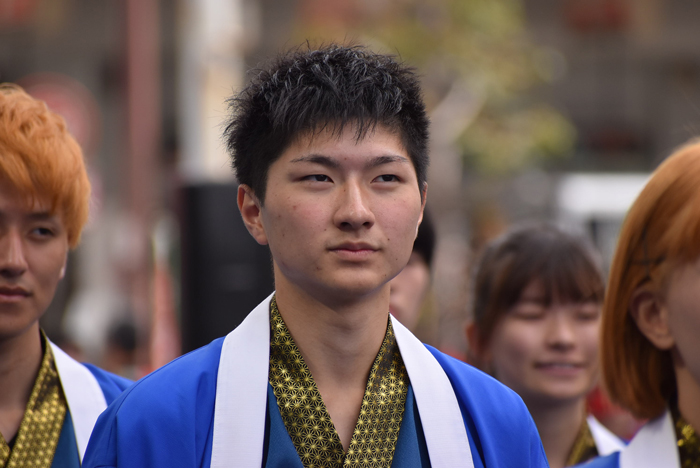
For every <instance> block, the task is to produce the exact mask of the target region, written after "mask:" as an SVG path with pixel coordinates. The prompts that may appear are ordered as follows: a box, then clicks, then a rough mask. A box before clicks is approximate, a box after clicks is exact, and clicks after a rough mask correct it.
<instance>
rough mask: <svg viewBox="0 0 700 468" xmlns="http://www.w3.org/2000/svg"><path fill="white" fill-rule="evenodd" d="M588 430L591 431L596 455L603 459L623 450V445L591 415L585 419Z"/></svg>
mask: <svg viewBox="0 0 700 468" xmlns="http://www.w3.org/2000/svg"><path fill="white" fill-rule="evenodd" d="M586 422H587V423H588V429H590V431H591V435H592V436H593V441H594V442H595V446H596V449H597V450H598V455H600V456H601V457H604V456H606V455H610V454H611V453H613V452H619V451H620V450H622V449H623V448H625V443H624V442H623V441H622V440H621V439H620V438H619V437H618V436H616V435H615V434H613V433H612V432H610V431H609V430H608V428H607V427H605V426H603V425H602V424H601V423H600V422H599V421H598V420H597V419H596V418H595V417H594V416H593V415H588V417H587V418H586Z"/></svg>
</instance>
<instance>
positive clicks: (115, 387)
mask: <svg viewBox="0 0 700 468" xmlns="http://www.w3.org/2000/svg"><path fill="white" fill-rule="evenodd" d="M81 364H82V365H83V366H85V367H86V368H87V369H88V370H89V371H90V373H91V374H92V375H93V377H95V380H97V383H98V384H99V385H100V388H101V389H102V393H103V394H104V396H105V400H106V401H107V404H110V403H112V402H113V401H114V400H115V399H117V397H119V395H121V394H122V392H123V391H124V390H126V389H127V388H129V387H130V386H131V385H132V384H133V383H134V382H133V381H132V380H129V379H127V378H124V377H121V376H119V375H116V374H113V373H111V372H108V371H106V370H104V369H101V368H99V367H97V366H95V365H93V364H90V363H87V362H83V363H81Z"/></svg>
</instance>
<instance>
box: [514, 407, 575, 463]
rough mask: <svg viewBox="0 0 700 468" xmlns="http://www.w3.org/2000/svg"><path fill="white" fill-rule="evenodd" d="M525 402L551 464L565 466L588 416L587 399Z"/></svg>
mask: <svg viewBox="0 0 700 468" xmlns="http://www.w3.org/2000/svg"><path fill="white" fill-rule="evenodd" d="M525 403H526V404H527V406H528V409H529V410H530V414H531V415H532V419H533V420H534V421H535V425H536V426H537V431H538V432H539V433H540V438H541V439H542V445H543V447H544V451H545V454H546V455H547V459H548V460H549V466H550V467H552V468H560V467H563V466H565V465H566V461H567V458H568V456H569V454H570V452H571V449H572V447H573V445H574V442H575V441H576V437H577V436H578V434H579V430H580V429H581V425H582V424H583V420H584V419H585V417H586V411H585V410H586V402H585V399H580V400H574V401H573V402H562V403H561V404H557V405H552V404H551V403H550V404H544V403H543V404H540V403H528V402H525Z"/></svg>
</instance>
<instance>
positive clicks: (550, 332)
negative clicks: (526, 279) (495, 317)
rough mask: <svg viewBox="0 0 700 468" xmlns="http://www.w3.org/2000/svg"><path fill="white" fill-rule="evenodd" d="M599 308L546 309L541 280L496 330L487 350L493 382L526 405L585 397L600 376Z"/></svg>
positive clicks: (589, 304) (555, 305) (583, 305)
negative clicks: (499, 383)
mask: <svg viewBox="0 0 700 468" xmlns="http://www.w3.org/2000/svg"><path fill="white" fill-rule="evenodd" d="M599 324H600V304H597V303H595V302H584V303H562V302H561V301H558V300H556V298H555V300H554V301H553V302H552V303H551V304H550V305H549V306H546V305H545V304H544V290H543V288H542V285H541V283H540V282H539V281H533V282H531V283H530V284H529V285H528V286H527V287H526V288H525V289H524V290H523V292H522V294H521V297H520V299H519V301H518V302H517V303H516V304H515V305H514V306H513V307H512V309H511V310H509V311H508V312H506V314H505V315H504V316H503V318H502V319H501V321H500V322H499V323H498V325H496V328H495V329H494V332H493V335H492V337H491V340H490V342H489V343H488V346H487V349H486V362H487V363H489V364H490V366H491V369H492V371H493V372H494V374H495V377H496V378H497V379H499V380H500V381H501V382H502V383H504V384H505V385H507V386H508V387H510V388H511V389H513V390H515V391H516V392H517V393H518V394H519V395H520V396H521V397H522V398H523V400H524V401H525V403H526V404H528V405H531V404H547V403H555V402H564V401H567V400H575V399H579V398H584V397H585V395H586V394H587V393H588V392H589V391H590V390H591V388H592V387H593V386H594V385H595V381H596V377H597V372H598V329H599Z"/></svg>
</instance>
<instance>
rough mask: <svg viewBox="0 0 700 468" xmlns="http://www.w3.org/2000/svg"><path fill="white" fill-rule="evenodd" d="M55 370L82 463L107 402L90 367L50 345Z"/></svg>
mask: <svg viewBox="0 0 700 468" xmlns="http://www.w3.org/2000/svg"><path fill="white" fill-rule="evenodd" d="M49 344H50V345H51V350H52V351H53V357H54V360H55V362H56V370H57V371H58V377H59V379H60V380H61V387H62V388H63V394H64V395H65V396H66V402H67V403H68V411H70V417H71V419H72V420H73V429H74V430H75V441H76V442H77V445H78V454H79V455H80V462H81V463H82V461H83V457H84V456H85V449H86V448H87V444H88V441H89V440H90V434H92V429H93V428H94V427H95V422H97V417H98V416H99V415H100V413H102V412H103V411H104V410H105V409H106V408H107V401H106V400H105V396H104V394H103V393H102V388H101V387H100V384H99V383H98V382H97V379H96V378H95V376H94V375H92V372H90V371H89V370H88V369H87V367H85V366H83V365H82V364H80V363H79V362H77V361H76V360H74V359H73V358H72V357H70V356H68V355H67V354H66V353H65V352H64V351H63V350H62V349H61V348H59V347H58V346H56V345H55V344H53V343H51V342H50V341H49Z"/></svg>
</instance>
